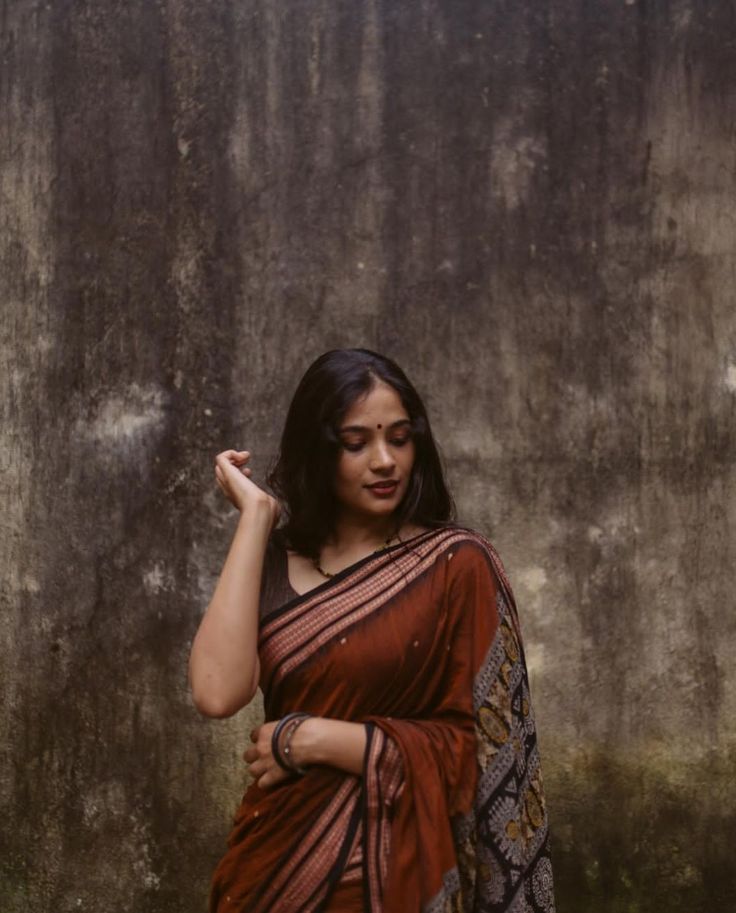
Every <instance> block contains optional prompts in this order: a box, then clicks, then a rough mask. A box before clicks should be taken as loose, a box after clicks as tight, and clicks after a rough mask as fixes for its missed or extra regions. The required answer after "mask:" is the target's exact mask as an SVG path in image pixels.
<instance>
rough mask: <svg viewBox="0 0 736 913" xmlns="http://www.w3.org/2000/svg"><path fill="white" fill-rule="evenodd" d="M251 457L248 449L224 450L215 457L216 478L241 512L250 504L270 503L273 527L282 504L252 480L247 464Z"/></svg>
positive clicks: (227, 496) (221, 488)
mask: <svg viewBox="0 0 736 913" xmlns="http://www.w3.org/2000/svg"><path fill="white" fill-rule="evenodd" d="M249 459H250V451H248V450H223V452H222V453H218V454H217V456H216V457H215V479H216V481H217V484H218V485H219V487H220V490H221V491H222V493H223V494H224V495H225V497H226V498H227V499H228V501H230V503H231V504H232V505H233V506H234V507H237V509H238V510H239V511H240V512H241V513H242V512H243V511H244V510H246V509H247V508H249V507H250V506H263V505H268V507H269V508H270V510H271V518H272V527H273V526H275V525H276V523H277V522H278V519H279V516H280V514H281V505H280V504H279V502H278V501H277V500H276V498H274V497H272V496H271V495H270V494H268V492H265V491H264V490H263V489H262V488H259V487H258V486H257V485H256V484H255V482H253V481H252V480H251V478H250V475H251V470H250V469H249V468H248V467H247V466H246V465H245V464H246V463H247V462H248V460H249Z"/></svg>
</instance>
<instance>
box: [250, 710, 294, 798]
mask: <svg viewBox="0 0 736 913" xmlns="http://www.w3.org/2000/svg"><path fill="white" fill-rule="evenodd" d="M277 725H278V720H275V721H274V722H272V723H264V724H263V725H262V726H257V727H256V728H255V729H254V730H253V731H252V732H251V734H250V739H251V742H253V745H252V747H250V748H248V749H246V751H245V752H244V753H243V760H244V761H246V762H247V764H248V771H249V773H250V775H251V776H252V777H253V779H254V780H255V781H256V783H257V784H258V786H259V787H260V788H261V789H268V788H269V787H270V786H275V785H276V784H277V783H280V782H281V781H282V780H288V779H289V778H290V777H291V774H289V773H287V772H286V771H285V770H283V768H281V767H279V765H278V764H277V763H276V761H275V760H274V756H273V754H272V753H271V737H272V736H273V731H274V729H275V728H276V726H277Z"/></svg>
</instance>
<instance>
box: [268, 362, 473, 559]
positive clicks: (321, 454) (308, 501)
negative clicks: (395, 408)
mask: <svg viewBox="0 0 736 913" xmlns="http://www.w3.org/2000/svg"><path fill="white" fill-rule="evenodd" d="M377 380H381V381H384V382H385V383H387V384H389V385H390V386H391V387H393V388H394V390H396V392H397V393H398V395H399V398H400V399H401V402H402V405H403V406H404V409H405V410H406V412H407V413H408V415H409V419H410V421H411V429H412V438H413V441H414V448H415V457H414V464H413V467H412V472H411V477H410V479H409V485H408V488H407V491H406V494H405V495H404V497H403V498H402V500H401V503H400V504H399V505H398V507H397V508H396V510H395V512H394V516H393V519H394V523H395V526H394V532H396V531H398V530H399V529H401V526H402V525H403V524H404V523H406V522H411V523H415V524H417V525H422V526H427V527H429V528H434V527H439V526H447V525H452V524H453V523H454V521H455V513H456V512H455V504H454V501H453V499H452V495H451V494H450V491H449V489H448V487H447V484H446V482H445V477H444V471H443V467H442V462H441V459H440V454H439V451H438V449H437V445H436V444H435V441H434V438H433V436H432V430H431V428H430V424H429V418H428V417H427V411H426V409H425V407H424V403H423V402H422V400H421V397H420V396H419V394H418V393H417V391H416V389H415V388H414V386H413V384H412V383H411V382H410V381H409V379H408V378H407V376H406V375H405V374H404V372H403V371H402V370H401V368H400V367H399V366H398V365H397V364H396V362H394V361H392V360H391V359H390V358H386V357H385V356H384V355H379V354H378V353H377V352H372V351H370V350H369V349H332V350H331V351H329V352H325V353H324V354H323V355H320V357H319V358H318V359H317V360H316V361H314V362H313V363H312V364H311V365H310V366H309V368H308V369H307V371H306V373H305V374H304V376H303V377H302V379H301V381H300V382H299V385H298V386H297V388H296V391H295V393H294V396H293V398H292V401H291V404H290V406H289V411H288V413H287V415H286V422H285V424H284V430H283V434H282V436H281V446H280V452H279V454H278V456H277V458H276V462H275V464H274V466H273V468H272V469H271V471H270V472H269V473H268V477H267V481H268V484H269V486H270V488H271V490H272V491H273V493H274V494H275V495H276V497H278V498H279V500H280V501H281V503H282V505H283V507H284V517H285V521H284V522H283V523H282V524H281V526H280V528H279V530H278V531H277V533H276V535H277V537H278V538H280V539H281V542H282V544H283V545H285V546H287V547H288V548H292V549H294V550H295V551H297V552H300V553H301V554H303V555H306V556H308V557H310V558H317V557H318V556H319V551H320V549H321V547H322V545H323V544H324V542H325V540H326V539H327V537H328V536H329V535H330V533H331V532H332V531H333V525H334V521H335V518H336V513H337V509H338V506H339V505H338V501H337V498H336V496H335V494H334V491H333V484H334V478H335V472H336V469H337V460H338V456H339V454H340V449H341V447H342V444H341V441H340V437H339V433H338V429H339V427H340V424H341V423H342V420H343V418H344V416H345V415H346V413H347V412H348V410H349V409H350V407H351V406H352V405H353V403H354V402H355V401H356V400H357V399H358V398H359V397H361V396H363V395H365V394H366V393H368V392H369V391H370V390H371V389H372V388H373V387H374V385H375V384H376V381H377Z"/></svg>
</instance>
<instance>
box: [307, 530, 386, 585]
mask: <svg viewBox="0 0 736 913" xmlns="http://www.w3.org/2000/svg"><path fill="white" fill-rule="evenodd" d="M395 538H396V536H395V535H394V536H389V537H388V539H386V541H385V542H384V543H383V545H379V546H378V548H376V549H374V550H373V551H372V552H371V554H372V555H375V554H376V552H382V551H383V550H384V549H385V548H386V547H387V546H388V544H389V542H391V540H392V539H395ZM312 564H313V565H314V566H315V567H316V568H317V570H318V571H319V572H320V574H322V576H323V577H327V578H328V579H329V578H330V577H334V576H335V574H331V573H330V572H329V571H326V570H324V568H322V567H320V565H319V561H318V560H317V559H316V558H313V559H312ZM335 573H337V574H339V573H340V572H339V571H336V572H335Z"/></svg>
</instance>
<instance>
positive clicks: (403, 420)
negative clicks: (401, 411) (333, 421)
mask: <svg viewBox="0 0 736 913" xmlns="http://www.w3.org/2000/svg"><path fill="white" fill-rule="evenodd" d="M401 425H411V420H410V419H408V418H400V419H399V420H398V421H395V422H391V424H390V425H387V426H386V427H387V429H388V430H389V431H391V430H392V429H394V428H398V427H399V426H401ZM370 430H371V429H370V428H368V427H367V426H366V425H345V426H344V427H343V428H341V429H340V433H341V434H343V433H344V432H346V431H370Z"/></svg>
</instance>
